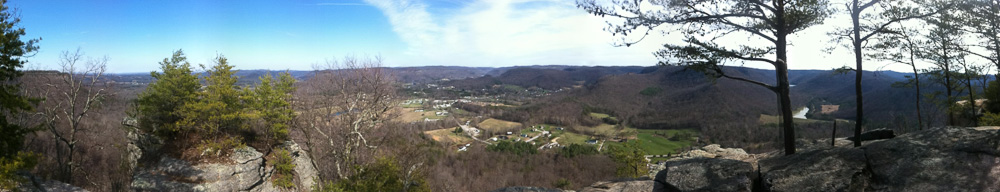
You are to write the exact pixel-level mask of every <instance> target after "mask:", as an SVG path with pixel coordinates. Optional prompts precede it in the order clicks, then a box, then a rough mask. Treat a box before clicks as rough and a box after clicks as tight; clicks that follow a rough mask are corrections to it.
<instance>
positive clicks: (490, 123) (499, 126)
mask: <svg viewBox="0 0 1000 192" xmlns="http://www.w3.org/2000/svg"><path fill="white" fill-rule="evenodd" d="M519 127H521V123H517V122H510V121H504V120H499V119H493V118H489V119H486V120H483V122H479V128H480V129H483V130H485V131H489V132H494V133H497V132H502V131H509V130H511V129H516V128H519Z"/></svg>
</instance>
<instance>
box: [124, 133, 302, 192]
mask: <svg viewBox="0 0 1000 192" xmlns="http://www.w3.org/2000/svg"><path fill="white" fill-rule="evenodd" d="M283 147H286V149H288V150H289V151H290V152H291V153H292V156H293V159H294V161H293V163H294V164H296V166H295V167H296V168H295V172H296V173H295V175H296V176H297V177H298V180H297V181H299V183H297V185H296V188H295V189H281V188H277V187H275V186H274V185H273V184H272V183H271V175H272V174H273V173H274V168H273V166H271V165H268V163H267V162H266V159H265V158H264V154H262V153H260V152H258V151H257V150H254V149H253V148H250V147H244V148H237V149H234V150H233V153H232V154H231V155H230V156H229V160H230V161H229V162H225V163H205V164H198V165H192V164H191V163H190V162H187V161H183V160H179V159H175V158H171V157H162V158H161V159H160V160H159V161H157V162H156V163H155V164H153V165H150V166H146V167H138V168H137V169H136V172H135V175H134V176H133V180H132V188H133V189H135V190H136V191H281V190H291V191H296V190H298V189H309V188H311V187H312V185H313V183H312V182H313V179H312V178H315V177H317V173H318V172H317V171H316V168H315V167H314V166H313V165H312V162H311V160H310V159H309V155H308V154H307V153H306V152H305V151H303V150H302V149H301V148H298V145H296V144H295V143H292V142H288V143H286V144H285V145H283Z"/></svg>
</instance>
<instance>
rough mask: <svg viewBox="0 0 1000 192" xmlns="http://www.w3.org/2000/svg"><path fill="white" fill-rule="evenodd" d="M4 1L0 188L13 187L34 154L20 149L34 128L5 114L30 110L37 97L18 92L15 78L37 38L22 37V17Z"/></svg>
mask: <svg viewBox="0 0 1000 192" xmlns="http://www.w3.org/2000/svg"><path fill="white" fill-rule="evenodd" d="M6 4H7V1H6V0H0V47H3V49H0V191H3V190H5V189H13V188H14V187H15V184H16V182H18V181H19V179H18V178H19V177H17V176H16V175H14V173H15V172H16V171H18V170H24V169H29V168H31V167H34V164H35V160H36V158H35V155H33V154H31V153H25V152H21V149H22V148H23V145H24V136H25V135H27V134H28V133H30V132H32V131H34V129H31V128H28V127H23V126H20V125H17V124H14V123H13V122H9V121H8V119H7V118H8V115H11V114H15V113H18V112H20V111H28V110H31V109H32V107H31V103H33V101H37V99H33V98H28V97H26V96H24V95H21V94H19V93H18V92H20V90H21V84H20V83H18V82H17V79H18V78H19V77H21V75H22V73H21V71H19V70H18V69H19V68H21V67H22V66H24V63H26V62H27V61H25V60H22V59H23V58H22V57H24V56H25V55H30V54H31V53H34V52H35V51H37V50H38V46H37V45H36V43H38V41H39V40H40V39H28V40H22V39H21V36H24V35H25V31H24V28H21V27H19V26H18V23H20V22H21V18H20V17H18V16H17V15H16V14H14V13H13V11H11V10H10V8H9V7H7V6H6Z"/></svg>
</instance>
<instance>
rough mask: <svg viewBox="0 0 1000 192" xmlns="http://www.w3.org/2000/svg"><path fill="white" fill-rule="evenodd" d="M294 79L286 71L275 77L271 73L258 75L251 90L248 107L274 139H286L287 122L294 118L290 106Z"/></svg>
mask: <svg viewBox="0 0 1000 192" xmlns="http://www.w3.org/2000/svg"><path fill="white" fill-rule="evenodd" d="M294 83H295V79H294V78H292V76H291V75H290V74H288V72H284V73H281V74H279V77H278V79H275V78H274V76H272V75H271V73H267V74H266V75H264V76H261V77H260V83H259V84H257V86H256V87H255V88H254V89H253V90H252V91H247V93H248V95H249V96H250V97H251V98H252V99H251V100H250V102H248V103H249V105H250V107H248V108H249V109H250V110H252V111H253V114H255V115H256V117H257V119H260V120H262V121H263V123H264V126H265V127H267V129H266V130H267V131H268V133H269V134H270V136H271V137H272V139H274V140H275V141H284V140H288V132H289V123H290V122H291V121H292V119H293V118H295V111H294V110H292V107H291V99H292V92H294V91H295V87H294Z"/></svg>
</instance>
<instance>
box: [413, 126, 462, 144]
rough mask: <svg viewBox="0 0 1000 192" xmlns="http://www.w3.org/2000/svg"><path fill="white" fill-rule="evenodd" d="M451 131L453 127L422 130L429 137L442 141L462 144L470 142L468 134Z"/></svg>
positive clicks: (453, 129)
mask: <svg viewBox="0 0 1000 192" xmlns="http://www.w3.org/2000/svg"><path fill="white" fill-rule="evenodd" d="M452 131H455V127H452V128H446V129H437V130H430V131H424V134H426V135H427V136H429V137H431V139H434V140H435V141H437V142H442V143H451V144H464V143H470V142H472V138H470V137H469V136H468V135H465V134H462V133H452Z"/></svg>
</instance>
